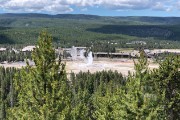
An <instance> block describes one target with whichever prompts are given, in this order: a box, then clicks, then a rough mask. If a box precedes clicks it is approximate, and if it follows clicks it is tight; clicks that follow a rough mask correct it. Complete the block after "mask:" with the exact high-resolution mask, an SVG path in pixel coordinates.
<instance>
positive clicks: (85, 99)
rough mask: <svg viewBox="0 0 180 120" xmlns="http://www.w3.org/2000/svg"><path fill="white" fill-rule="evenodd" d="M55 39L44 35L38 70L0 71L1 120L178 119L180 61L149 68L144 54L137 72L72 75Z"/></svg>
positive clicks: (166, 61)
mask: <svg viewBox="0 0 180 120" xmlns="http://www.w3.org/2000/svg"><path fill="white" fill-rule="evenodd" d="M52 41H53V37H51V36H50V35H49V34H48V33H47V32H46V31H44V32H41V34H40V36H39V38H38V43H37V45H38V46H39V47H37V48H36V49H35V50H34V51H33V52H32V59H33V61H34V62H35V66H36V67H33V66H30V65H29V64H28V62H27V66H26V67H24V68H22V69H15V68H2V67H1V68H0V76H1V77H0V89H1V90H0V93H1V94H0V104H1V106H0V118H1V119H10V120H17V119H18V120H26V119H32V120H178V119H179V118H180V113H179V111H180V79H179V78H180V71H179V68H180V57H179V56H170V57H167V58H165V59H164V60H163V61H161V62H160V63H159V68H158V69H154V70H150V69H149V68H148V60H147V58H146V56H145V55H144V52H143V51H141V52H140V53H141V54H140V58H139V59H138V61H136V62H134V64H135V73H129V75H128V76H127V77H124V76H123V75H122V74H121V73H118V72H117V71H101V72H96V73H90V72H86V73H84V72H80V73H78V74H74V73H71V74H70V78H69V79H68V78H67V73H66V70H65V67H66V66H65V64H64V63H62V62H61V60H60V59H59V60H58V61H56V55H55V50H54V48H53V43H52Z"/></svg>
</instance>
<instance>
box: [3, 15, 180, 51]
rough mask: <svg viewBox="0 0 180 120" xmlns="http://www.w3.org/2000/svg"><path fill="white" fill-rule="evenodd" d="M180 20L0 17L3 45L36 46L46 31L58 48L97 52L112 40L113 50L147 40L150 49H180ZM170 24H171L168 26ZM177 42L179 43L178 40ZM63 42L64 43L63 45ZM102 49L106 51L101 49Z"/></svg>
mask: <svg viewBox="0 0 180 120" xmlns="http://www.w3.org/2000/svg"><path fill="white" fill-rule="evenodd" d="M178 19H179V18H154V17H150V18H146V17H142V18H141V17H100V16H91V15H54V16H51V15H42V14H19V15H18V14H8V15H6V14H5V15H0V44H36V42H37V39H36V38H37V37H38V35H39V32H40V31H41V29H42V28H47V29H48V31H49V32H51V33H52V36H53V42H55V43H56V45H57V46H61V47H71V46H73V45H74V46H87V47H91V45H92V44H93V46H94V48H96V50H95V51H101V52H102V51H108V50H107V49H105V48H104V46H106V45H107V43H108V41H109V42H110V43H117V44H111V48H110V50H109V51H111V49H114V48H120V47H123V48H137V46H138V47H139V45H127V44H126V43H128V42H131V41H137V40H141V41H146V42H147V44H146V45H145V46H144V47H148V48H179V44H180V43H179V42H177V41H178V40H179V38H180V36H179V35H180V34H179V33H180V31H179V28H180V26H179V25H174V24H179V21H178ZM167 24H168V25H167ZM174 40H176V41H174ZM59 43H60V44H59ZM98 48H102V49H98Z"/></svg>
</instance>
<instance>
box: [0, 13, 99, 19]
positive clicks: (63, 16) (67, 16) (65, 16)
mask: <svg viewBox="0 0 180 120" xmlns="http://www.w3.org/2000/svg"><path fill="white" fill-rule="evenodd" d="M1 16H3V17H38V18H61V19H99V18H101V16H97V15H86V14H57V15H49V14H40V13H5V14H0V17H1Z"/></svg>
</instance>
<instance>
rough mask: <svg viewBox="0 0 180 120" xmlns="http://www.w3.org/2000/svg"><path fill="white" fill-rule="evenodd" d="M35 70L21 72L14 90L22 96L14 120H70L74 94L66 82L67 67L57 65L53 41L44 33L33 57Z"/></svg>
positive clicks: (60, 64)
mask: <svg viewBox="0 0 180 120" xmlns="http://www.w3.org/2000/svg"><path fill="white" fill-rule="evenodd" d="M32 59H33V61H34V62H35V66H30V65H29V63H28V62H27V67H24V68H23V69H22V70H21V71H20V77H16V79H15V81H14V86H15V89H16V91H17V92H18V96H17V100H18V102H17V104H16V106H15V107H14V108H12V109H11V110H10V111H11V114H12V115H10V116H9V118H11V119H36V120H38V119H39V120H49V119H52V120H59V119H61V120H63V119H69V118H70V112H71V96H72V95H71V91H70V88H69V87H70V86H69V82H68V81H67V78H66V72H65V65H64V64H63V63H61V61H60V59H59V61H58V62H56V58H55V50H54V49H53V46H52V37H51V36H50V35H49V34H48V33H47V32H46V31H43V32H42V33H40V36H39V39H38V44H37V46H36V48H35V49H34V51H33V53H32Z"/></svg>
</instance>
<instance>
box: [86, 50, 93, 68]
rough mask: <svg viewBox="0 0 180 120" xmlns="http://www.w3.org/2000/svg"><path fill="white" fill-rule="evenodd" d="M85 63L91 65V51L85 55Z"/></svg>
mask: <svg viewBox="0 0 180 120" xmlns="http://www.w3.org/2000/svg"><path fill="white" fill-rule="evenodd" d="M87 64H88V65H92V64H93V56H92V52H91V51H90V52H89V53H88V56H87Z"/></svg>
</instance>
